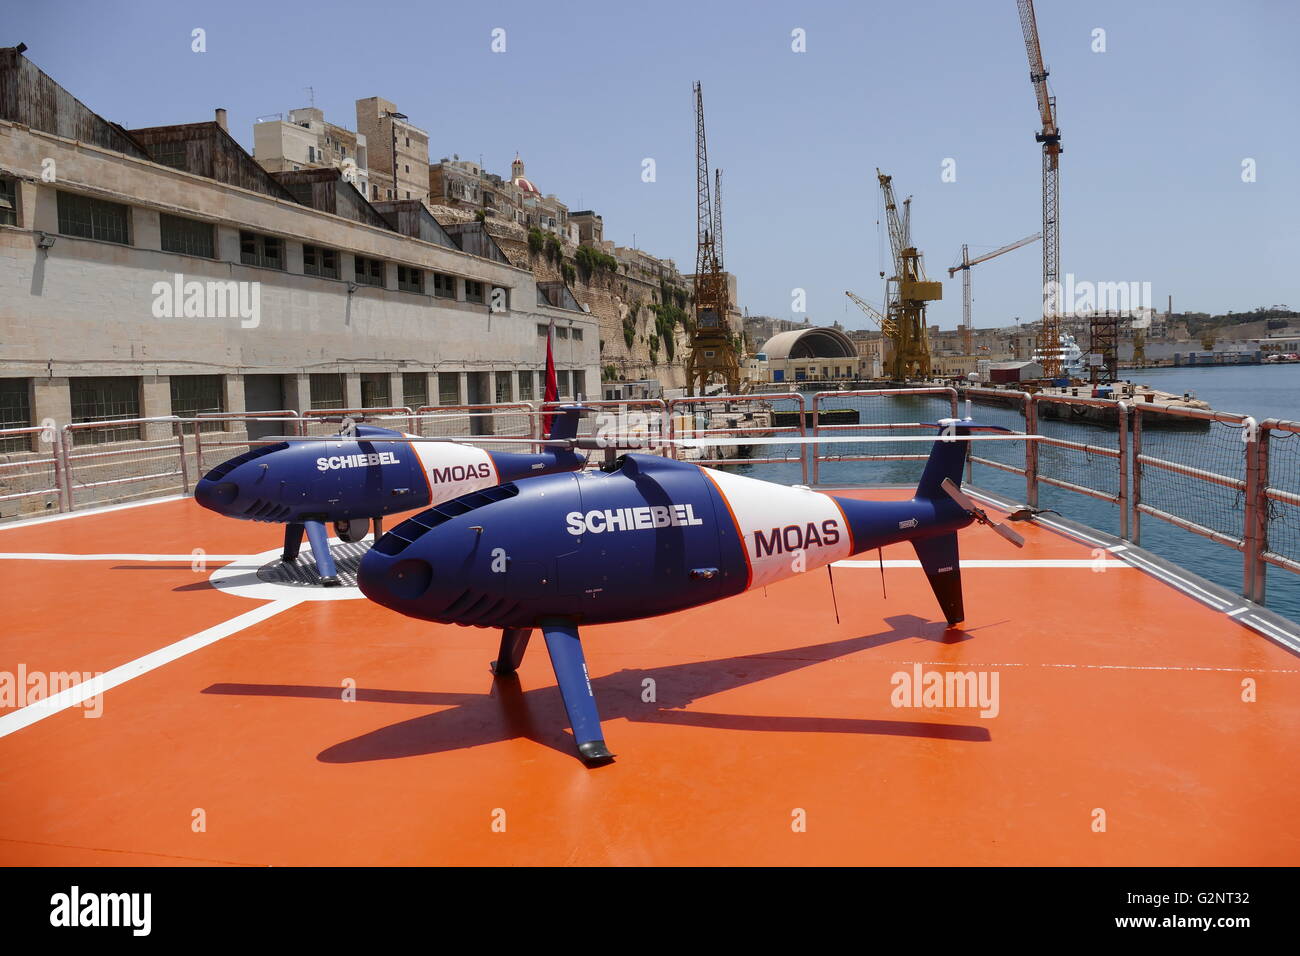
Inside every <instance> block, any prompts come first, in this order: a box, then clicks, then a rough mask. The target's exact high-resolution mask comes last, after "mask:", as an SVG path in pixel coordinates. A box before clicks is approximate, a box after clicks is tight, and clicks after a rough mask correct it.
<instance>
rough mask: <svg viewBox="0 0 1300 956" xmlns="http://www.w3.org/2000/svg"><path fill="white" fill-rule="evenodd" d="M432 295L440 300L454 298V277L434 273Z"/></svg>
mask: <svg viewBox="0 0 1300 956" xmlns="http://www.w3.org/2000/svg"><path fill="white" fill-rule="evenodd" d="M433 294H434V295H436V296H437V297H438V298H440V299H454V298H456V277H455V276H449V275H444V274H443V273H441V272H435V273H434V274H433Z"/></svg>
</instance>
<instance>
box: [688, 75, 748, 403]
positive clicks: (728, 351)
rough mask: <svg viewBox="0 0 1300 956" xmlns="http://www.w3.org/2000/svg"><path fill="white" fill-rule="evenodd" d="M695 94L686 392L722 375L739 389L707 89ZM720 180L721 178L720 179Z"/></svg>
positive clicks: (731, 391)
mask: <svg viewBox="0 0 1300 956" xmlns="http://www.w3.org/2000/svg"><path fill="white" fill-rule="evenodd" d="M693 89H694V93H695V327H694V328H693V329H692V330H691V345H690V352H689V354H688V355H687V357H686V391H687V394H688V395H694V394H695V389H696V387H697V386H698V388H699V390H700V392H699V393H700V394H701V395H703V394H704V393H705V388H706V386H707V385H708V384H709V382H710V381H711V380H712V379H713V378H714V376H717V377H719V378H721V379H722V381H723V383H724V384H725V385H726V390H727V393H728V394H733V395H734V394H735V393H736V392H737V390H738V389H739V388H740V359H739V357H738V356H737V354H736V345H735V342H734V341H733V340H732V337H731V329H730V327H729V326H728V324H727V310H728V306H729V305H730V297H729V295H728V292H727V277H726V275H725V274H724V273H723V271H722V246H721V233H722V207H721V205H718V206H717V207H716V211H715V207H714V204H713V202H712V201H711V199H710V195H709V151H708V145H707V143H706V142H705V137H704V91H703V90H702V89H701V87H700V84H699V83H698V82H697V83H695V84H694V86H693ZM719 182H721V180H719Z"/></svg>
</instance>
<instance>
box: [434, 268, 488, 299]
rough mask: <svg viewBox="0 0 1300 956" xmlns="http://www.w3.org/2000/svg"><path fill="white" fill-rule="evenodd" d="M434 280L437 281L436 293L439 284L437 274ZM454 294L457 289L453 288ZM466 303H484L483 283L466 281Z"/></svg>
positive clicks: (471, 280)
mask: <svg viewBox="0 0 1300 956" xmlns="http://www.w3.org/2000/svg"><path fill="white" fill-rule="evenodd" d="M434 280H435V292H436V290H437V285H436V282H437V275H436V274H435V276H434ZM452 294H453V295H454V294H455V289H454V288H453V290H452ZM465 301H466V302H482V301H483V283H482V282H475V281H474V280H473V279H466V280H465Z"/></svg>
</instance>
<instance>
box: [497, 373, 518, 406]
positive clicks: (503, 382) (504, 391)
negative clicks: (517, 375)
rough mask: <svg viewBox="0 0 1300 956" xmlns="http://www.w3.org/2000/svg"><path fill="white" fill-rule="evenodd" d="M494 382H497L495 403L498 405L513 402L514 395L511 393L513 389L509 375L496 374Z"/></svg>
mask: <svg viewBox="0 0 1300 956" xmlns="http://www.w3.org/2000/svg"><path fill="white" fill-rule="evenodd" d="M496 380H497V397H496V401H497V402H498V403H501V402H513V401H514V394H513V393H514V388H513V387H511V382H510V373H509V372H497V374H496Z"/></svg>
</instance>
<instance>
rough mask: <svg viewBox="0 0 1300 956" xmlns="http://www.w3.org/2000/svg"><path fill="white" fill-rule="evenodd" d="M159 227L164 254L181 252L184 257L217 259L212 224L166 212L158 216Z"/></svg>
mask: <svg viewBox="0 0 1300 956" xmlns="http://www.w3.org/2000/svg"><path fill="white" fill-rule="evenodd" d="M158 225H159V228H160V230H161V234H162V249H163V252H179V253H180V254H181V255H184V256H202V257H203V258H205V259H215V258H216V257H217V254H216V245H215V243H214V242H213V239H212V232H213V230H212V223H210V222H199V221H198V220H197V219H184V218H182V217H180V216H169V215H167V213H165V212H164V213H161V214H159V216H158Z"/></svg>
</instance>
